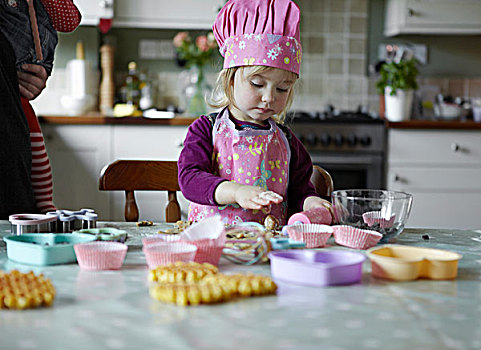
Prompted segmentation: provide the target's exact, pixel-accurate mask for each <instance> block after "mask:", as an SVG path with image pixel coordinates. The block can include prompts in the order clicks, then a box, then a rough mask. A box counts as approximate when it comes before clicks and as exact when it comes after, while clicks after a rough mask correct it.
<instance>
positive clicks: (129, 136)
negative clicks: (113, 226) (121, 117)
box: [110, 125, 189, 221]
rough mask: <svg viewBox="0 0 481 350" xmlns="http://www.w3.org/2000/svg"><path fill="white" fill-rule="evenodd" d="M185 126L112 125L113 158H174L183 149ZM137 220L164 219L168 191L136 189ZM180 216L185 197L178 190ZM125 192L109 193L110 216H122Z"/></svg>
mask: <svg viewBox="0 0 481 350" xmlns="http://www.w3.org/2000/svg"><path fill="white" fill-rule="evenodd" d="M186 133H187V126H145V125H138V126H134V125H128V126H127V125H116V126H114V127H113V137H112V140H113V143H112V158H113V159H148V160H177V159H178V158H179V155H180V151H181V150H182V145H183V141H184V139H185V134H186ZM135 197H136V199H137V205H138V206H139V212H140V220H153V221H164V220H165V205H166V204H167V193H164V192H153V191H137V192H135ZM177 198H178V199H179V203H180V208H181V211H182V216H183V217H184V218H185V217H186V216H187V210H188V207H189V204H188V201H187V200H186V199H185V198H184V196H183V195H182V193H181V192H178V193H177ZM124 204H125V193H124V192H121V191H114V192H112V194H111V201H110V211H111V213H112V220H124Z"/></svg>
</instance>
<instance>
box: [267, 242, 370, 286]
mask: <svg viewBox="0 0 481 350" xmlns="http://www.w3.org/2000/svg"><path fill="white" fill-rule="evenodd" d="M269 258H270V260H271V273H272V277H273V278H274V280H280V281H286V282H292V283H297V284H303V285H308V286H316V287H323V286H330V285H347V284H352V283H357V282H359V281H360V280H361V277H362V263H363V262H364V260H365V259H366V257H365V256H364V255H363V254H361V253H357V252H350V251H339V250H336V251H334V250H332V251H331V250H327V251H326V250H324V251H316V250H279V251H274V252H270V253H269Z"/></svg>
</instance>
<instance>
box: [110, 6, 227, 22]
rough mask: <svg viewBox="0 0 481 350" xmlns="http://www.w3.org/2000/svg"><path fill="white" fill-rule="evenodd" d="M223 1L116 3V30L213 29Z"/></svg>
mask: <svg viewBox="0 0 481 350" xmlns="http://www.w3.org/2000/svg"><path fill="white" fill-rule="evenodd" d="M224 3H225V1H223V0H178V1H167V0H136V1H133V0H115V5H114V13H115V16H114V22H113V25H114V27H130V28H174V29H211V28H212V23H213V22H214V19H215V17H216V15H217V13H218V11H219V9H220V8H221V7H222V6H223V4H224Z"/></svg>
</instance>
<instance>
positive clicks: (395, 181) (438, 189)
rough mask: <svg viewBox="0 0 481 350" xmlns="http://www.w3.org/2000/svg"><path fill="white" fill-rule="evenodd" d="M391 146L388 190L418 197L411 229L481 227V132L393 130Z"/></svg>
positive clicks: (390, 135) (415, 201)
mask: <svg viewBox="0 0 481 350" xmlns="http://www.w3.org/2000/svg"><path fill="white" fill-rule="evenodd" d="M388 145H389V148H388V161H387V164H388V165H387V168H388V169H387V174H388V175H387V176H388V178H387V188H388V189H390V190H395V191H403V192H408V193H411V194H412V195H413V207H412V209H411V215H410V216H409V219H408V222H407V225H406V226H407V227H433V228H459V229H477V228H481V217H480V216H479V213H478V212H479V208H480V206H481V182H480V180H479V179H480V178H481V132H479V131H460V130H457V131H456V130H449V131H448V130H443V131H439V130H407V129H405V130H402V129H390V130H389V133H388ZM453 145H454V146H453Z"/></svg>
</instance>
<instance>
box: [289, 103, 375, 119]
mask: <svg viewBox="0 0 481 350" xmlns="http://www.w3.org/2000/svg"><path fill="white" fill-rule="evenodd" d="M287 119H288V120H289V121H290V122H291V123H298V122H302V123H306V122H311V123H315V122H323V123H324V122H327V123H384V121H383V120H382V119H380V118H379V116H378V115H377V114H375V113H368V112H367V111H365V110H364V109H362V108H361V107H359V108H358V109H357V110H355V111H349V110H346V111H339V110H336V109H335V108H333V107H332V106H328V107H327V108H326V110H325V111H323V112H305V111H292V112H289V113H288V114H287Z"/></svg>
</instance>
